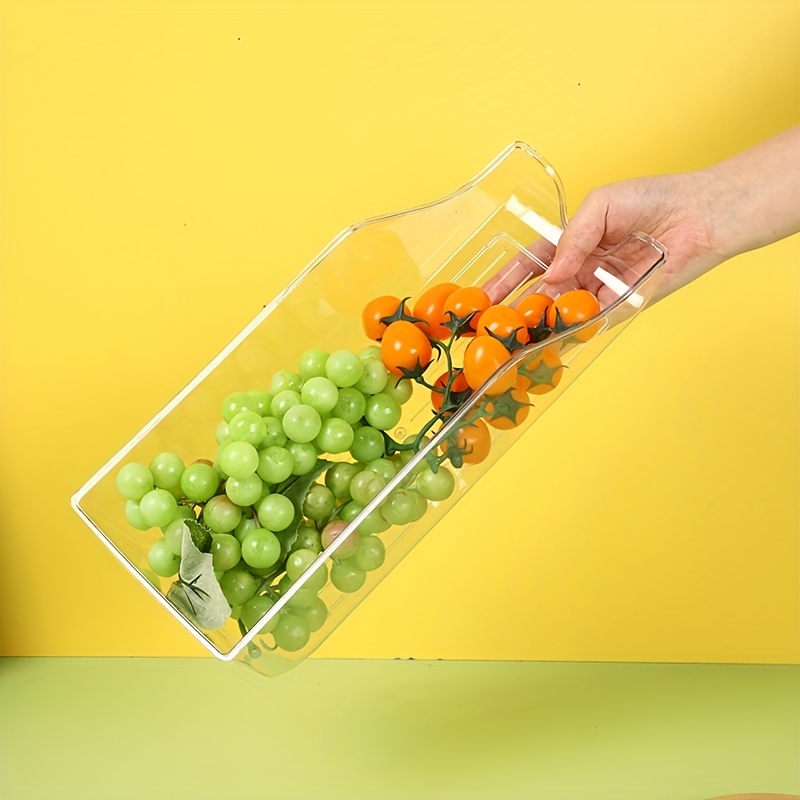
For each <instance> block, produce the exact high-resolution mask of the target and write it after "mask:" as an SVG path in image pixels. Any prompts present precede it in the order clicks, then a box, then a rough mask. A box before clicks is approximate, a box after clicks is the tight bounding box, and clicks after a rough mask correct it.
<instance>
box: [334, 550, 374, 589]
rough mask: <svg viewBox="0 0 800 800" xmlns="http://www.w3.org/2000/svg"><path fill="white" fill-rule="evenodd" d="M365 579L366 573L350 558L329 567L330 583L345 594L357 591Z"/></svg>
mask: <svg viewBox="0 0 800 800" xmlns="http://www.w3.org/2000/svg"><path fill="white" fill-rule="evenodd" d="M366 579H367V574H366V573H365V572H364V570H363V569H361V568H360V567H359V566H357V565H356V564H355V563H353V561H352V559H349V558H348V559H345V560H344V561H340V562H339V563H338V564H334V565H333V568H332V569H331V583H332V584H333V585H334V586H335V587H336V588H337V589H338V590H339V591H340V592H345V593H346V594H352V593H353V592H357V591H358V590H359V589H360V588H361V587H362V586H363V585H364V581H365V580H366Z"/></svg>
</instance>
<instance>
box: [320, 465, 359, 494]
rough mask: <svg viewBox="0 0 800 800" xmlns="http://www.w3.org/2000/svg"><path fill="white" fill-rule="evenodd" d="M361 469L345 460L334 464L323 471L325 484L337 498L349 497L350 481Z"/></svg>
mask: <svg viewBox="0 0 800 800" xmlns="http://www.w3.org/2000/svg"><path fill="white" fill-rule="evenodd" d="M360 471H361V470H360V469H359V468H358V467H357V466H356V465H355V464H350V463H348V462H346V461H340V462H339V463H338V464H334V465H333V466H332V467H330V469H328V471H327V472H326V473H325V485H326V486H327V487H328V488H329V489H330V490H331V491H332V492H333V496H334V497H335V498H336V499H337V500H349V499H350V481H352V480H353V478H354V477H355V476H356V475H358V473H359V472H360Z"/></svg>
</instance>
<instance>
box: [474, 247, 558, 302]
mask: <svg viewBox="0 0 800 800" xmlns="http://www.w3.org/2000/svg"><path fill="white" fill-rule="evenodd" d="M529 252H530V254H531V255H532V256H533V257H531V255H528V253H525V252H521V253H518V254H517V255H516V256H514V258H512V259H511V260H510V261H509V262H508V263H507V264H505V265H504V266H502V267H501V268H500V269H499V270H498V271H497V273H496V274H494V275H493V276H492V277H491V278H489V280H488V281H486V283H485V284H484V285H483V290H484V291H485V292H486V294H487V295H489V299H490V300H491V301H492V302H493V303H500V302H502V301H503V300H504V299H505V298H506V297H508V296H509V295H510V294H511V293H512V292H514V291H515V290H516V289H517V288H519V287H520V286H522V285H523V284H524V283H527V282H528V281H529V280H530V279H531V278H534V277H535V276H537V275H541V274H543V273H544V267H543V266H542V264H549V263H550V260H551V259H552V257H553V253H554V248H553V245H552V244H550V243H549V242H547V241H545V240H544V239H541V240H539V241H537V242H534V243H533V244H532V245H531V247H530V251H529ZM540 262H541V263H540Z"/></svg>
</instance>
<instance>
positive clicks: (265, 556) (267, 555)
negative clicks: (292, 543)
mask: <svg viewBox="0 0 800 800" xmlns="http://www.w3.org/2000/svg"><path fill="white" fill-rule="evenodd" d="M280 557H281V543H280V542H279V541H278V537H277V536H276V535H275V534H274V533H272V531H268V530H265V529H264V528H257V529H256V530H254V531H250V533H248V534H247V536H245V537H244V541H243V542H242V558H243V559H244V561H245V563H246V564H247V565H249V566H251V567H256V568H257V569H267V568H268V567H271V566H273V565H275V564H276V563H277V562H278V559H279V558H280Z"/></svg>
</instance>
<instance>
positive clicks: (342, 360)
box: [325, 350, 364, 388]
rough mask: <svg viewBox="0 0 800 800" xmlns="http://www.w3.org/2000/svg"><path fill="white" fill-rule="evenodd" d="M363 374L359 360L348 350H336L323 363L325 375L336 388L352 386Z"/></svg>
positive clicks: (362, 366)
mask: <svg viewBox="0 0 800 800" xmlns="http://www.w3.org/2000/svg"><path fill="white" fill-rule="evenodd" d="M363 372H364V365H363V364H362V363H361V359H359V357H358V356H357V355H356V354H355V353H351V352H350V351H349V350H337V351H336V352H335V353H331V355H330V356H329V357H328V360H327V362H326V363H325V375H326V376H327V377H328V378H330V379H331V380H332V381H333V382H334V383H335V384H336V385H337V386H338V387H340V388H345V387H347V386H352V385H353V384H354V383H356V382H357V381H358V379H359V378H360V377H361V375H362V374H363Z"/></svg>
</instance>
